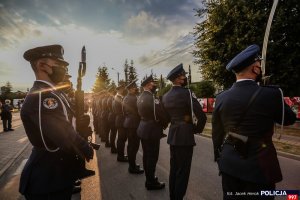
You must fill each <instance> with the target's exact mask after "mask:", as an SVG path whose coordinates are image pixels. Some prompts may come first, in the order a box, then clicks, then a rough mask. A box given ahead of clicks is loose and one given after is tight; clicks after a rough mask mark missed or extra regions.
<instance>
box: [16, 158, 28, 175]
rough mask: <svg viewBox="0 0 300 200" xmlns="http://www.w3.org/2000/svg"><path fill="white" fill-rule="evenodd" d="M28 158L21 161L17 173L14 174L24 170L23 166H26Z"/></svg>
mask: <svg viewBox="0 0 300 200" xmlns="http://www.w3.org/2000/svg"><path fill="white" fill-rule="evenodd" d="M27 160H28V159H24V160H23V161H22V162H21V164H20V166H19V167H18V169H17V170H16V171H15V173H14V174H13V176H16V175H19V174H21V172H22V170H23V168H24V166H25V164H26V162H27Z"/></svg>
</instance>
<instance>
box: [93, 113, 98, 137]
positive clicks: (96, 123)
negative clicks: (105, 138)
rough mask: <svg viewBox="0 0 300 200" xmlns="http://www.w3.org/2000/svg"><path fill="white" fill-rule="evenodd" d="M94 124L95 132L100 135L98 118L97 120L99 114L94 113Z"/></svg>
mask: <svg viewBox="0 0 300 200" xmlns="http://www.w3.org/2000/svg"><path fill="white" fill-rule="evenodd" d="M93 125H94V132H95V133H96V134H97V135H99V133H98V120H97V115H96V114H93Z"/></svg>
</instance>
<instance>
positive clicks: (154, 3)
mask: <svg viewBox="0 0 300 200" xmlns="http://www.w3.org/2000/svg"><path fill="white" fill-rule="evenodd" d="M201 6H202V5H201V1H199V0H168V1H165V0H145V1H141V0H85V1H80V0H72V1H71V0H70V1H67V0H49V1H46V0H44V1H39V0H0V86H3V85H5V83H6V82H7V81H10V82H11V83H12V86H13V90H14V91H16V90H22V91H25V90H26V88H30V87H31V86H32V83H33V80H34V79H35V77H34V74H33V72H32V70H31V68H30V66H29V63H28V62H26V61H25V60H24V59H23V53H24V51H26V50H27V49H29V48H33V47H36V46H42V45H50V44H61V45H62V46H63V47H64V50H65V55H64V57H65V60H67V61H68V62H69V63H70V66H69V73H70V74H71V75H72V76H73V77H72V79H71V80H72V82H73V84H74V85H76V77H77V70H78V62H79V61H80V52H81V48H82V46H83V45H85V46H86V51H87V74H86V76H85V77H84V80H83V82H84V84H83V88H84V89H85V90H86V91H90V90H91V89H92V86H93V83H94V81H95V74H96V73H97V68H98V67H99V66H103V65H106V66H107V67H108V69H109V70H108V71H109V75H110V77H111V78H112V79H113V80H115V82H117V71H119V72H120V79H124V73H123V66H124V63H125V59H128V60H129V62H130V60H133V61H134V66H135V67H136V68H137V72H138V75H139V76H138V78H139V79H140V80H141V79H142V78H143V76H144V75H146V74H150V72H151V70H153V72H154V73H156V74H157V75H160V74H162V75H163V76H164V77H165V76H166V75H167V74H168V72H169V71H170V70H171V69H172V68H173V67H175V66H176V65H178V64H179V63H183V64H184V67H185V68H186V69H187V68H188V65H191V67H192V72H193V73H192V76H193V81H199V80H200V76H201V75H200V74H199V73H197V71H198V66H195V65H194V64H193V56H192V54H191V51H192V50H193V42H194V38H193V35H192V34H191V33H192V32H193V27H194V26H195V24H196V23H197V22H199V20H200V19H199V18H198V17H195V16H194V15H195V13H196V12H195V11H194V9H197V8H200V7H201ZM111 68H114V69H115V70H113V69H111Z"/></svg>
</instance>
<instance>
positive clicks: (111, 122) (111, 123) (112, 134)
mask: <svg viewBox="0 0 300 200" xmlns="http://www.w3.org/2000/svg"><path fill="white" fill-rule="evenodd" d="M115 95H116V91H115V88H114V87H111V88H110V89H109V96H108V98H107V108H108V129H109V143H110V146H111V149H110V152H111V153H117V148H116V141H115V140H116V136H117V129H116V125H115V122H116V115H115V113H114V111H113V108H112V107H113V101H114V96H115Z"/></svg>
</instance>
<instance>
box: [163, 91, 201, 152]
mask: <svg viewBox="0 0 300 200" xmlns="http://www.w3.org/2000/svg"><path fill="white" fill-rule="evenodd" d="M162 102H163V105H164V107H165V109H166V111H167V113H168V114H169V116H170V118H171V125H170V128H169V134H168V144H170V145H178V146H193V145H196V143H195V138H194V133H196V132H195V131H194V126H193V124H192V114H191V99H190V93H189V90H188V89H186V88H183V87H180V86H173V87H172V88H171V89H170V90H169V91H168V92H167V93H166V94H165V95H164V96H163V100H162ZM192 104H193V110H194V113H195V115H196V117H197V119H198V126H199V127H201V129H202V130H203V128H204V125H205V123H206V115H205V113H204V112H203V110H202V107H201V105H200V103H199V102H198V100H197V99H196V98H195V97H194V96H192ZM202 130H200V132H202Z"/></svg>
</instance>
